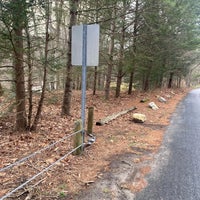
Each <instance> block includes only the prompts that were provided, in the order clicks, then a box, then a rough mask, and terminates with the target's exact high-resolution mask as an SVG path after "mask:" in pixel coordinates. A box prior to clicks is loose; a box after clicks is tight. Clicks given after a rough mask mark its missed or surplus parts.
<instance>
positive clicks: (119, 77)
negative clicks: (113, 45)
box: [115, 0, 126, 98]
mask: <svg viewBox="0 0 200 200" xmlns="http://www.w3.org/2000/svg"><path fill="white" fill-rule="evenodd" d="M125 16H126V1H125V0H123V15H122V22H121V23H122V27H121V30H122V31H121V41H120V50H119V64H118V73H117V87H116V93H115V97H116V98H118V97H119V96H120V92H121V84H122V78H123V75H124V74H123V63H124V62H123V59H124V44H125V31H126V28H125V20H126V19H125Z"/></svg>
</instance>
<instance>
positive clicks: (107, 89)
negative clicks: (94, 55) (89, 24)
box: [105, 8, 116, 100]
mask: <svg viewBox="0 0 200 200" xmlns="http://www.w3.org/2000/svg"><path fill="white" fill-rule="evenodd" d="M112 15H113V20H112V21H111V24H110V44H109V49H108V55H109V61H108V68H107V73H106V84H105V99H106V100H108V99H109V97H110V83H111V77H112V70H113V53H114V43H115V36H114V34H115V16H116V8H115V9H114V11H113V13H112Z"/></svg>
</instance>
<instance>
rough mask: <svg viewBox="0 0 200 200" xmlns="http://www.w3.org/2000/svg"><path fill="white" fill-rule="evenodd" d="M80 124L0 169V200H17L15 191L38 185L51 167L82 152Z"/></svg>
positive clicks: (17, 196) (82, 143) (82, 133)
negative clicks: (72, 130) (64, 134)
mask: <svg viewBox="0 0 200 200" xmlns="http://www.w3.org/2000/svg"><path fill="white" fill-rule="evenodd" d="M80 124H81V121H79V122H77V123H76V128H75V129H74V133H72V134H70V135H67V136H65V137H63V138H62V139H60V140H58V141H56V142H53V143H52V144H50V145H48V146H46V147H44V148H42V149H40V150H37V151H35V152H34V153H32V154H30V155H28V156H25V157H23V158H21V159H19V160H17V161H15V162H14V163H12V164H9V165H7V166H4V167H3V168H1V169H0V178H1V180H2V182H1V186H0V191H2V192H1V194H0V195H3V196H1V197H0V200H4V199H6V198H12V199H13V198H14V199H17V198H19V196H20V194H16V193H17V191H18V192H20V190H21V189H23V188H24V187H25V186H27V185H29V184H33V185H35V184H38V183H39V182H40V181H41V180H42V176H44V174H45V175H46V174H47V173H48V171H50V170H51V169H52V168H53V167H56V166H59V163H61V162H64V160H65V159H66V158H67V157H68V156H69V155H71V154H72V153H76V154H77V153H79V152H80V150H81V151H82V150H83V148H84V144H85V143H84V141H83V135H84V130H83V129H82V126H81V125H80ZM71 138H73V139H71ZM21 194H23V191H22V192H21Z"/></svg>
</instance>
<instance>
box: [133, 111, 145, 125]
mask: <svg viewBox="0 0 200 200" xmlns="http://www.w3.org/2000/svg"><path fill="white" fill-rule="evenodd" d="M133 121H134V122H135V123H144V122H145V121H146V116H145V115H144V114H140V113H134V114H133Z"/></svg>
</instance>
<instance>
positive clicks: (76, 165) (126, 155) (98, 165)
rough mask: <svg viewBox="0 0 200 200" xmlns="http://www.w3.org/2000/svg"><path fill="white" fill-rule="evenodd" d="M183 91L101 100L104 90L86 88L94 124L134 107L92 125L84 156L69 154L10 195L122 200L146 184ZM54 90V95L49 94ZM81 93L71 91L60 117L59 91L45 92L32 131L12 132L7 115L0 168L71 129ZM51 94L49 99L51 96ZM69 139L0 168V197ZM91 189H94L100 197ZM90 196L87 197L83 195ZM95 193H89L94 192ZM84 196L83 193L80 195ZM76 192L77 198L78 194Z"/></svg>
mask: <svg viewBox="0 0 200 200" xmlns="http://www.w3.org/2000/svg"><path fill="white" fill-rule="evenodd" d="M186 92H187V91H184V90H175V91H171V90H163V91H154V92H151V93H135V94H133V95H131V96H128V95H126V94H122V96H121V97H120V98H118V99H115V98H114V97H112V98H111V99H110V100H109V101H105V100H104V97H103V93H99V94H97V95H95V96H93V95H92V92H91V91H88V93H87V107H90V106H93V107H94V110H95V112H94V124H95V123H96V122H97V121H99V120H100V119H103V118H105V117H107V116H109V115H112V114H113V113H117V112H121V111H123V110H126V109H129V108H131V107H133V106H136V107H137V110H136V111H133V112H129V113H127V114H126V115H123V116H121V117H118V118H117V119H115V120H113V121H111V122H109V123H108V124H106V125H104V126H95V125H94V134H95V135H96V138H97V139H96V142H95V143H94V144H93V145H92V146H90V147H89V148H87V149H86V150H85V151H84V153H83V155H81V156H73V155H70V156H68V157H67V158H66V159H64V160H63V161H62V162H60V163H59V164H57V165H56V167H54V168H52V169H51V170H49V171H48V172H46V173H44V175H42V176H41V177H39V178H38V179H36V180H35V182H34V183H31V184H30V185H28V186H27V187H26V188H25V189H23V190H20V191H19V192H17V193H16V194H14V196H13V198H15V199H25V198H27V197H28V196H29V197H30V198H31V199H34V200H35V199H84V198H85V199H94V200H95V198H96V199H120V200H121V199H122V200H123V199H127V198H129V197H130V199H131V198H132V197H134V192H136V191H139V190H140V189H142V188H144V187H145V186H146V185H147V182H146V180H145V175H146V174H147V173H149V171H150V170H151V169H150V166H151V162H152V160H153V158H154V154H155V153H156V152H157V151H158V149H159V146H160V144H161V142H162V138H163V133H164V130H165V127H166V126H167V125H168V124H169V121H170V116H171V114H172V113H173V111H174V109H175V107H176V105H177V103H178V102H179V101H180V100H181V99H182V98H183V97H184V96H185V94H186ZM52 95H53V96H52ZM80 95H81V94H80V92H74V94H73V101H72V102H73V105H72V116H70V117H66V118H61V117H60V108H61V99H62V94H61V93H56V94H49V95H48V97H47V98H46V104H47V103H48V106H46V107H45V109H44V112H43V115H42V120H41V123H40V125H39V127H38V131H37V132H36V133H14V132H13V131H12V129H13V125H12V123H11V122H10V120H12V118H11V117H8V118H6V119H2V120H1V122H0V139H1V140H0V141H1V142H0V147H1V148H0V159H1V161H2V162H1V163H0V168H1V167H3V166H6V165H8V164H11V163H13V162H14V161H16V160H17V159H19V158H23V157H24V156H27V155H29V154H30V153H32V152H34V151H37V150H38V149H41V148H43V147H45V146H46V145H49V144H51V143H53V142H55V141H57V140H59V139H61V138H62V137H64V136H66V135H68V134H70V133H71V132H73V126H74V122H75V121H76V120H77V119H78V118H79V117H80V99H81V98H80ZM157 95H160V96H164V97H165V98H167V103H161V102H159V101H158V100H157ZM55 96H56V99H57V101H54V102H53V103H52V101H51V99H55ZM144 98H145V99H149V100H150V101H154V102H156V104H157V105H158V106H159V110H156V111H154V110H151V109H150V108H149V107H148V103H149V102H145V103H140V101H141V99H144ZM134 112H140V113H142V114H145V115H146V117H147V121H146V122H145V123H144V124H136V123H134V122H133V121H132V114H133V113H134ZM71 143H72V142H71V140H70V139H68V140H67V141H63V142H61V143H60V144H58V145H56V146H55V148H52V149H49V150H47V151H45V152H42V154H38V155H37V156H35V157H34V159H33V160H29V161H28V162H27V163H24V164H22V165H19V166H18V167H14V168H12V169H11V170H8V171H6V172H3V173H0V176H1V180H2V183H3V184H2V185H1V187H0V196H2V195H3V194H5V193H6V192H8V191H9V190H11V189H13V188H15V187H16V186H17V185H19V184H20V183H23V182H24V181H26V180H27V179H28V178H29V177H31V176H33V175H34V174H35V173H38V172H39V171H41V170H42V169H43V168H45V167H47V166H49V165H50V164H51V163H52V162H54V161H56V160H57V159H59V158H60V157H61V156H63V155H65V153H66V152H67V151H68V150H69V149H70V148H71ZM91 191H96V192H99V195H102V196H99V198H97V197H98V196H97V195H96V194H95V193H94V194H95V195H96V196H97V197H95V195H94V194H92V192H91ZM87 195H89V196H87ZM93 195H94V196H93ZM84 196H85V197H84ZM80 197H81V198H80ZM100 197H101V198H100Z"/></svg>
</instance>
